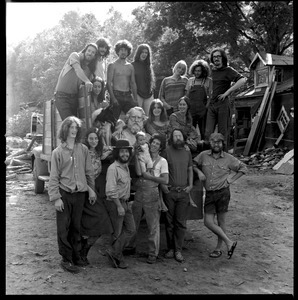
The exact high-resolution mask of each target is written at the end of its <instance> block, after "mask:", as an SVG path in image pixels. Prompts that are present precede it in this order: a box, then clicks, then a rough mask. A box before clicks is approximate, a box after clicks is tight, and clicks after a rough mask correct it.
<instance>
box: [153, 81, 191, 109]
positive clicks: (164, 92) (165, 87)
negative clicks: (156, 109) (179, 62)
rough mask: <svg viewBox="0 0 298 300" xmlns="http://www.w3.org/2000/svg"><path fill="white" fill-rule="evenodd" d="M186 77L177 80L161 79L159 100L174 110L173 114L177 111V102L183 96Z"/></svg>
mask: <svg viewBox="0 0 298 300" xmlns="http://www.w3.org/2000/svg"><path fill="white" fill-rule="evenodd" d="M187 81H188V79H187V77H185V76H181V77H180V78H179V79H178V80H176V79H174V78H173V76H169V77H166V78H164V79H163V81H162V82H161V86H160V90H159V96H158V97H159V99H160V100H161V101H163V102H166V103H167V104H169V105H171V106H172V107H173V108H174V112H175V111H177V110H178V100H179V99H180V98H181V97H183V96H184V95H185V87H186V84H187Z"/></svg>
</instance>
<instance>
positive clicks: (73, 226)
mask: <svg viewBox="0 0 298 300" xmlns="http://www.w3.org/2000/svg"><path fill="white" fill-rule="evenodd" d="M59 190H60V194H61V199H62V201H63V204H64V209H63V211H62V212H60V211H56V222H57V238H58V249H59V254H60V255H61V256H62V257H63V258H65V259H66V260H68V261H72V260H78V259H79V258H80V254H79V251H80V249H81V219H82V213H83V208H84V202H85V197H86V192H77V193H69V192H66V191H64V190H63V189H61V188H60V189H59Z"/></svg>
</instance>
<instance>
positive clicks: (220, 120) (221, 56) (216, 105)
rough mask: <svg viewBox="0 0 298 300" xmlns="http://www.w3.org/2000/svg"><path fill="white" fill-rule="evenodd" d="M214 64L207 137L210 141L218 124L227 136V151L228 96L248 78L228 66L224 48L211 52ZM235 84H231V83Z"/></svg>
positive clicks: (219, 129) (225, 136)
mask: <svg viewBox="0 0 298 300" xmlns="http://www.w3.org/2000/svg"><path fill="white" fill-rule="evenodd" d="M210 62H211V66H212V75H211V77H212V82H213V90H212V98H211V101H210V105H209V107H208V111H207V120H206V130H205V139H206V141H208V139H209V137H210V134H211V133H213V132H214V130H215V126H216V124H217V125H218V132H220V133H221V134H222V135H223V136H224V138H225V149H224V150H225V151H227V146H228V136H229V126H230V124H229V123H230V119H231V113H230V103H229V98H228V96H229V95H230V94H231V93H232V92H233V91H236V90H237V89H239V88H240V87H241V86H243V85H244V83H245V81H246V78H245V77H244V76H243V75H241V74H240V73H239V72H237V71H236V70H235V69H234V68H232V67H230V66H228V58H227V54H226V52H225V50H224V49H221V48H216V49H214V50H213V51H212V52H211V54H210ZM232 82H234V84H233V85H232V86H231V83H232Z"/></svg>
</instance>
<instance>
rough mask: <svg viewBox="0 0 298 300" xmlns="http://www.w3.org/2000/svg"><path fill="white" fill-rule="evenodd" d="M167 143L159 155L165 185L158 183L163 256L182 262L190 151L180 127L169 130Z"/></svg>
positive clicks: (188, 199)
mask: <svg viewBox="0 0 298 300" xmlns="http://www.w3.org/2000/svg"><path fill="white" fill-rule="evenodd" d="M168 143H169V145H168V147H167V148H166V150H165V154H164V155H163V156H164V157H165V158H166V160H167V161H168V167H169V184H168V185H161V188H162V190H163V192H164V194H165V199H164V202H165V204H166V206H167V208H168V211H167V212H166V213H165V214H166V218H165V227H166V238H167V247H168V250H167V253H166V254H165V258H175V259H176V260H177V261H178V262H183V261H184V257H183V256H182V253H181V251H182V245H183V241H184V236H185V232H186V219H187V213H188V206H189V205H190V195H189V193H190V191H191V189H192V187H193V162H192V156H191V152H190V151H189V150H186V148H185V136H184V134H183V132H182V131H181V130H180V129H175V128H174V129H173V131H172V133H171V135H170V138H169V141H168Z"/></svg>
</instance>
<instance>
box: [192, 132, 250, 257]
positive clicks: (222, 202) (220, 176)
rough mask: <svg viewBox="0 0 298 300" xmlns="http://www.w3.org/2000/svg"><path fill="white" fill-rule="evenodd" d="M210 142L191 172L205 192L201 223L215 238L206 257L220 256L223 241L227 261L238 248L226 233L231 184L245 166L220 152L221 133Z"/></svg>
mask: <svg viewBox="0 0 298 300" xmlns="http://www.w3.org/2000/svg"><path fill="white" fill-rule="evenodd" d="M209 142H210V147H211V149H210V150H206V151H203V152H201V153H200V154H199V155H198V156H196V157H195V158H194V160H193V162H194V171H195V172H196V173H197V174H198V176H199V179H200V181H202V182H203V184H204V186H205V189H206V198H205V205H204V212H205V214H204V224H205V226H206V227H207V228H208V229H210V230H211V231H212V232H213V233H214V234H216V235H217V245H216V248H215V249H214V251H213V252H212V253H210V254H209V256H210V257H212V258H217V257H220V256H221V255H222V251H221V246H222V242H224V243H225V244H226V246H227V253H228V259H230V258H231V257H232V255H233V253H234V250H235V248H236V245H237V241H232V240H231V239H230V238H229V237H228V236H227V233H226V215H227V212H228V206H229V202H230V197H231V196H230V184H232V183H233V182H234V181H236V180H237V179H238V178H240V177H241V176H242V175H243V174H245V173H246V172H247V167H246V165H245V164H244V163H243V162H241V161H240V160H238V159H237V158H236V157H234V156H232V155H231V154H229V153H227V152H224V151H223V149H224V147H225V138H224V136H223V135H222V134H221V133H212V134H211V135H210V139H209ZM232 172H233V173H234V174H233V175H232V174H231V173H232ZM215 217H216V218H215ZM215 219H217V223H216V222H215Z"/></svg>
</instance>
